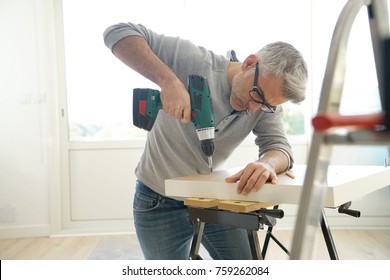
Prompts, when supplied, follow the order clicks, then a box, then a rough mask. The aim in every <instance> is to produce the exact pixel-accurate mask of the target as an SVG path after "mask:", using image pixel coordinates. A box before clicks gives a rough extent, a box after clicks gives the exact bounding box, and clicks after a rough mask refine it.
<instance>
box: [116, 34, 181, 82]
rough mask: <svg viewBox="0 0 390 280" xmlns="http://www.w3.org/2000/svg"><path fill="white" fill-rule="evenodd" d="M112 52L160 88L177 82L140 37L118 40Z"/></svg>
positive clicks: (174, 76) (169, 70)
mask: <svg viewBox="0 0 390 280" xmlns="http://www.w3.org/2000/svg"><path fill="white" fill-rule="evenodd" d="M112 52H113V53H114V55H115V56H116V57H117V58H118V59H119V60H121V61H122V62H123V63H124V64H126V65H127V66H129V67H130V68H132V69H133V70H135V71H137V72H138V73H140V74H141V75H142V76H144V77H146V78H147V79H149V80H151V81H152V82H154V83H156V84H157V85H159V86H160V87H161V88H163V87H164V86H166V85H167V84H169V83H174V82H177V80H178V78H177V77H176V75H175V73H173V71H172V70H171V69H170V68H169V67H168V66H167V65H165V64H164V62H162V61H161V60H160V58H158V57H157V56H156V54H155V53H154V52H153V51H152V50H151V48H150V47H149V45H148V43H147V42H146V40H145V39H144V38H143V37H141V36H128V37H125V38H123V39H121V40H119V41H118V42H117V43H116V44H115V45H114V46H113V48H112Z"/></svg>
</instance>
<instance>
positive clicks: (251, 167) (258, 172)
mask: <svg viewBox="0 0 390 280" xmlns="http://www.w3.org/2000/svg"><path fill="white" fill-rule="evenodd" d="M277 181H278V177H277V175H276V172H275V170H274V168H273V167H272V166H271V165H270V164H268V163H266V162H259V161H256V162H252V163H249V164H248V165H247V166H246V167H245V168H244V169H242V170H241V171H239V172H238V173H236V174H234V175H232V176H230V177H227V178H226V179H225V182H227V183H235V182H239V183H238V186H237V193H238V194H241V193H242V194H243V195H248V194H249V193H250V192H251V191H255V192H257V191H259V190H260V188H261V187H262V186H263V185H264V184H265V183H266V182H271V183H272V184H276V183H277Z"/></svg>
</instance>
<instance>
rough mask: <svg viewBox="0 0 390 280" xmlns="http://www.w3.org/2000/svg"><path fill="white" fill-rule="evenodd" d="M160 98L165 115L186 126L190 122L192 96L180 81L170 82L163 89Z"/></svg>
mask: <svg viewBox="0 0 390 280" xmlns="http://www.w3.org/2000/svg"><path fill="white" fill-rule="evenodd" d="M160 97H161V102H162V105H163V110H164V112H165V113H167V114H169V115H170V116H172V117H175V118H176V119H179V120H181V121H182V122H183V123H184V124H186V123H188V122H190V120H191V104H190V102H191V101H190V95H189V93H188V91H187V89H186V87H185V86H184V85H183V83H182V82H181V81H180V80H179V79H176V81H173V82H168V83H166V84H165V85H164V86H163V87H161V96H160Z"/></svg>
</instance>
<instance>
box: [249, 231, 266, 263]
mask: <svg viewBox="0 0 390 280" xmlns="http://www.w3.org/2000/svg"><path fill="white" fill-rule="evenodd" d="M247 231H248V239H249V246H250V248H251V254H252V259H253V260H262V259H263V257H262V255H261V249H260V242H259V237H258V235H257V230H251V229H248V230H247Z"/></svg>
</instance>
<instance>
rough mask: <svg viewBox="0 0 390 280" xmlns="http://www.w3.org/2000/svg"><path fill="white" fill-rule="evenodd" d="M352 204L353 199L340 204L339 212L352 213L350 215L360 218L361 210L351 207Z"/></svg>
mask: <svg viewBox="0 0 390 280" xmlns="http://www.w3.org/2000/svg"><path fill="white" fill-rule="evenodd" d="M351 204H352V203H351V201H349V202H347V203H344V204H342V205H340V206H339V210H338V211H339V213H343V214H347V215H350V216H352V217H355V218H359V217H360V211H357V210H352V209H349V207H351Z"/></svg>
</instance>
